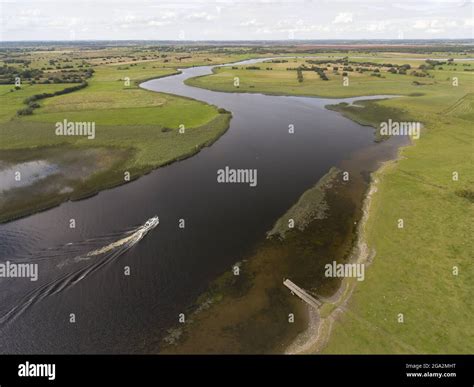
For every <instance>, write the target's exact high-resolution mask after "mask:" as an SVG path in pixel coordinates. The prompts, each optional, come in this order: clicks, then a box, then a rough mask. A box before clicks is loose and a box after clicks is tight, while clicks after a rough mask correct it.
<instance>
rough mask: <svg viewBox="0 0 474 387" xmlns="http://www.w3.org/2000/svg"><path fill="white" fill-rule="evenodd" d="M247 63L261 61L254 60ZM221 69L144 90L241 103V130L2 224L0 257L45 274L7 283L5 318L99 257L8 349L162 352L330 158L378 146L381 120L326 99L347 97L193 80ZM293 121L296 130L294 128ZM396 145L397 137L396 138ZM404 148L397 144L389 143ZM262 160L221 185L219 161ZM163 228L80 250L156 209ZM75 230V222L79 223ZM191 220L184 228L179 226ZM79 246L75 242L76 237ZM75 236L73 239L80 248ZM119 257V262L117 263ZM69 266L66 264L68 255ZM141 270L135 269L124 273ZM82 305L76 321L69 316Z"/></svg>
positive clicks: (7, 331) (6, 336) (2, 346)
mask: <svg viewBox="0 0 474 387" xmlns="http://www.w3.org/2000/svg"><path fill="white" fill-rule="evenodd" d="M247 63H252V61H248V62H247ZM210 71H211V67H199V68H190V69H185V70H183V72H182V74H179V75H176V76H171V77H167V78H161V79H157V80H152V81H148V82H146V83H144V84H142V87H144V88H146V89H150V90H155V91H163V92H168V93H173V94H177V95H183V96H188V97H192V98H196V99H199V100H202V101H206V102H208V103H212V104H215V105H217V106H219V107H223V108H225V109H227V110H230V111H232V113H233V118H232V121H231V124H230V128H229V130H228V131H227V133H225V134H224V135H223V136H222V137H221V138H220V139H219V140H218V141H217V142H215V143H214V144H213V145H212V146H211V147H209V148H205V149H203V150H202V151H201V152H200V153H199V154H197V155H195V156H193V157H191V158H189V159H187V160H184V161H181V162H177V163H174V164H171V165H169V166H166V167H163V168H160V169H158V170H156V171H154V172H152V173H150V174H149V175H146V176H143V177H141V178H140V179H138V180H136V181H133V182H131V183H129V184H126V185H124V186H121V187H117V188H114V189H111V190H107V191H103V192H101V193H99V194H98V195H96V196H94V197H92V198H89V199H86V200H82V201H78V202H67V203H64V204H62V205H61V206H59V207H56V208H53V209H51V210H48V211H45V212H42V213H38V214H35V215H32V216H29V217H26V218H24V219H20V220H16V221H13V222H10V223H7V224H3V225H0V262H4V261H6V260H10V261H11V262H19V261H25V262H37V263H38V265H39V279H38V281H37V282H31V281H29V280H27V279H0V314H1V315H5V313H7V312H8V311H10V310H11V309H12V308H13V307H15V306H18V305H20V304H21V303H22V302H24V301H25V300H26V301H28V297H27V298H26V299H25V298H24V297H25V295H27V293H28V292H30V291H31V292H33V294H37V293H36V290H35V289H38V288H39V287H41V286H46V285H48V284H50V285H52V286H51V287H52V289H53V290H55V289H56V288H55V287H54V286H53V285H54V284H55V281H56V280H57V279H58V278H59V277H61V276H62V275H67V273H74V272H76V271H77V270H78V269H81V268H88V267H89V266H91V265H93V266H94V270H92V271H90V272H89V271H88V275H87V276H85V277H84V278H82V280H80V281H78V282H77V283H76V284H74V285H73V286H70V287H68V288H67V289H64V290H62V291H59V292H57V293H54V291H52V292H50V294H49V293H48V295H47V296H46V297H43V298H42V299H40V300H38V301H36V299H35V301H34V302H32V303H31V305H30V306H29V307H28V308H26V309H25V310H24V311H23V312H22V313H20V314H18V315H17V316H15V318H14V319H13V320H12V321H7V322H3V323H2V324H1V325H0V352H2V353H17V352H21V353H30V352H31V353H41V352H47V353H50V352H53V353H56V352H58V353H119V352H121V353H138V352H153V351H157V349H158V347H159V345H160V342H161V337H162V335H163V334H164V331H165V330H166V329H167V328H168V327H170V326H171V325H174V324H175V323H176V321H177V316H178V314H179V313H180V312H181V311H183V310H184V309H185V308H186V306H188V305H189V304H191V303H192V302H193V301H194V300H195V299H196V297H197V296H198V295H199V294H200V293H201V292H203V291H204V290H205V289H206V286H207V285H208V284H209V282H210V281H211V280H212V279H214V278H215V277H217V276H218V275H219V274H221V273H222V272H223V271H225V270H228V269H230V267H231V266H232V264H233V263H235V262H237V261H238V260H239V259H240V258H241V257H242V256H244V255H245V254H247V253H248V252H249V249H251V248H252V247H253V246H254V244H255V243H256V242H257V241H258V240H261V238H263V237H264V236H265V232H266V231H268V230H269V229H270V228H271V227H272V225H273V223H274V222H275V221H276V220H277V219H278V218H279V217H280V216H281V215H282V214H283V213H284V212H285V211H286V210H287V209H288V208H289V207H290V206H291V205H292V204H293V203H295V202H296V201H297V200H298V198H299V196H300V195H301V194H302V193H303V192H304V191H305V190H306V189H308V188H310V187H311V186H312V185H314V184H315V183H316V182H317V181H318V180H319V179H320V178H321V177H322V176H323V175H324V174H325V173H326V172H327V171H328V170H329V168H330V167H331V166H335V165H340V163H341V162H343V161H344V160H345V162H347V160H348V159H350V157H351V155H352V154H354V153H357V152H361V150H363V149H364V148H367V147H369V148H370V147H373V146H374V143H373V138H374V137H373V128H369V127H363V126H360V125H358V124H356V123H354V122H352V121H350V120H348V119H345V118H343V117H342V116H340V115H339V114H338V113H336V112H332V111H329V110H326V109H324V106H325V105H326V104H332V103H338V102H340V101H347V102H351V101H353V100H355V99H369V98H380V96H378V97H364V98H360V97H359V98H348V99H344V100H334V99H331V100H329V99H321V98H306V97H283V96H265V95H261V94H233V93H221V92H213V91H208V90H202V89H197V88H193V87H189V86H186V85H184V84H183V83H182V81H183V80H184V79H186V78H189V77H194V76H198V75H203V74H207V73H209V72H210ZM290 124H293V125H294V127H295V132H296V133H295V134H292V135H290V134H288V125H290ZM393 141H395V140H393ZM382 149H385V150H384V152H386V154H385V155H383V157H381V158H389V157H392V156H393V152H394V149H396V147H394V146H389V147H387V146H385V148H382ZM225 166H229V167H231V168H252V169H257V171H258V185H257V187H255V188H252V187H249V186H248V185H246V184H219V183H217V181H216V173H217V170H218V169H220V168H224V167H225ZM155 214H156V215H158V216H159V219H160V224H159V226H158V227H156V228H155V229H153V230H151V231H150V232H149V233H148V235H146V236H145V237H144V238H143V239H142V240H141V241H140V242H138V243H137V244H135V245H134V246H132V247H130V248H127V249H124V250H123V252H122V254H120V255H117V256H113V257H108V258H107V264H104V265H98V263H100V262H102V261H103V260H104V257H102V256H95V257H90V259H87V260H84V261H78V262H75V261H74V260H72V261H71V258H72V257H75V256H78V255H81V254H82V255H84V254H86V253H87V252H88V251H91V250H93V249H96V248H99V247H101V246H105V245H107V244H109V243H111V242H113V241H116V240H119V239H121V238H123V237H124V236H126V235H127V234H126V231H127V230H131V229H133V227H137V226H139V225H141V224H143V223H144V222H145V221H146V220H147V219H148V218H150V217H152V216H153V215H155ZM71 218H74V219H75V220H76V228H75V229H70V228H69V219H71ZM180 218H184V219H185V222H186V227H185V229H184V230H183V229H180V228H179V227H178V220H179V219H180ZM68 243H69V245H67V244H68ZM71 243H72V244H71ZM109 258H110V259H109ZM64 261H66V262H69V263H68V264H67V265H64V266H59V267H58V264H60V263H61V262H64ZM125 266H130V269H131V275H130V276H125V275H124V267H125ZM71 313H74V314H75V318H76V322H75V323H70V322H69V319H70V314H71Z"/></svg>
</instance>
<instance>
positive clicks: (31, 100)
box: [17, 81, 87, 116]
mask: <svg viewBox="0 0 474 387" xmlns="http://www.w3.org/2000/svg"><path fill="white" fill-rule="evenodd" d="M86 86H87V82H86V81H84V82H82V83H80V84H79V85H76V86H71V87H66V88H65V89H62V90H58V91H55V92H54V93H41V94H34V95H32V96H30V97H28V98H25V100H24V101H23V103H24V104H26V105H27V106H26V107H25V108H23V109H20V110H18V111H17V115H19V116H27V115H30V114H33V110H34V109H37V108H39V107H40V105H39V103H37V102H36V101H39V100H40V99H45V98H50V97H55V96H57V95H63V94H68V93H72V92H73V91H77V90H80V89H83V88H84V87H86Z"/></svg>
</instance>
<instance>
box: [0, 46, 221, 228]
mask: <svg viewBox="0 0 474 387" xmlns="http://www.w3.org/2000/svg"><path fill="white" fill-rule="evenodd" d="M36 55H37V58H36V59H37V60H38V63H36V62H35V61H34V60H33V61H32V63H31V65H30V66H29V68H30V67H35V66H41V65H44V64H45V63H49V61H50V60H51V59H50V55H47V54H43V53H39V54H36ZM43 55H44V56H45V58H43ZM181 55H182V54H181ZM57 56H58V53H56V58H57ZM208 56H209V54H207V55H206V54H201V55H200V57H198V58H195V60H196V61H197V62H196V63H200V62H201V61H202V57H206V58H207V57H208ZM191 58H192V57H189V58H186V59H185V60H187V61H188V62H189V61H190V60H191ZM219 59H222V60H223V59H224V58H220V57H219ZM213 60H217V59H216V58H213ZM55 63H56V62H55ZM66 63H68V64H69V65H71V64H70V63H73V64H74V65H77V63H79V62H77V61H76V62H74V61H72V62H69V61H68V62H66ZM189 63H193V62H189ZM162 65H163V63H161V62H157V61H149V60H146V61H143V62H140V63H136V62H132V63H130V64H123V63H121V64H120V65H116V64H101V65H93V66H92V67H93V69H94V73H93V76H92V77H90V78H89V79H87V83H88V85H87V87H85V88H83V89H81V90H78V91H74V92H72V93H68V94H63V95H58V96H54V97H50V98H45V99H40V100H38V101H36V103H37V104H39V107H36V108H35V109H34V110H33V114H30V115H24V116H18V115H17V112H18V111H19V110H20V109H22V108H24V107H26V104H25V102H24V101H25V99H26V98H28V97H31V96H33V95H35V94H41V93H52V92H57V91H59V90H63V89H65V88H66V87H71V86H74V85H75V84H71V83H56V82H57V80H56V81H54V83H51V84H44V83H35V82H33V81H32V82H23V83H22V86H21V87H20V88H15V87H14V86H12V85H1V86H0V106H1V108H0V134H1V140H2V141H1V142H0V149H1V150H2V157H0V162H1V161H3V163H4V164H5V165H7V166H12V165H13V166H14V165H15V164H18V163H25V162H29V161H33V160H38V159H39V160H43V159H44V160H47V161H48V162H50V163H51V164H54V165H58V166H59V169H60V170H61V171H62V172H60V174H62V178H61V179H56V180H55V181H54V184H52V182H51V179H52V178H48V179H43V180H38V181H37V182H36V183H34V184H33V185H32V186H28V187H27V188H25V187H23V188H20V187H18V188H15V189H13V190H10V191H11V192H6V193H3V194H2V197H1V198H0V210H1V211H0V213H1V216H0V221H5V220H8V219H11V218H13V217H17V216H22V215H25V214H28V213H30V212H32V211H35V210H40V209H43V208H47V207H50V206H51V205H55V204H58V203H60V202H61V201H63V200H66V199H78V198H82V197H85V196H88V195H91V194H93V193H95V192H97V191H98V190H100V189H104V188H108V187H112V186H115V185H118V184H122V183H124V182H126V181H128V180H125V173H129V174H130V180H133V179H135V178H137V177H139V176H141V175H142V174H143V173H146V172H148V171H150V170H152V169H154V168H157V167H159V166H162V165H165V164H167V163H170V162H172V161H174V160H178V159H182V158H185V157H188V156H190V155H192V154H194V153H196V152H198V151H199V150H200V149H201V148H202V147H203V146H206V145H209V144H211V143H212V142H213V141H215V140H216V139H217V138H218V137H219V136H220V135H222V134H223V133H224V132H225V130H226V129H227V127H228V124H229V120H230V113H228V112H225V111H221V112H219V111H218V109H217V107H216V106H210V105H208V104H205V103H202V102H199V101H195V100H191V99H188V98H181V97H176V96H172V95H168V94H163V93H155V92H152V91H148V90H144V89H141V88H139V86H138V84H139V83H140V81H142V80H145V79H149V78H158V77H162V76H168V75H172V74H175V73H177V70H176V69H175V68H171V67H170V68H163V67H162ZM71 66H72V65H71ZM57 71H59V72H58V73H57V74H56V75H55V76H58V77H64V74H65V73H64V72H62V70H57ZM46 73H47V74H49V75H48V77H51V78H52V79H53V77H52V76H51V74H52V70H51V71H50V70H47V71H46ZM44 74H45V73H43V75H42V76H41V77H42V78H41V79H40V81H41V82H43V81H44V79H46V78H45V76H44ZM126 81H127V82H126ZM63 120H67V121H73V122H93V123H94V124H95V138H94V139H88V138H87V137H86V136H57V135H56V134H55V129H56V127H55V124H56V123H57V122H63ZM181 125H184V128H185V132H184V133H179V131H178V130H179V127H180V126H181ZM66 150H69V151H68V152H71V151H72V152H73V154H74V155H75V157H72V158H66V157H63V156H62V155H61V154H62V153H64V152H65V151H66ZM91 151H92V152H93V153H94V155H96V156H97V157H94V159H95V160H96V161H97V163H96V166H95V169H91V168H89V166H88V165H86V164H88V161H87V156H86V155H88V154H89V153H88V152H91ZM81 152H82V153H83V154H84V157H81ZM98 160H102V162H98ZM72 164H73V165H74V166H75V167H76V169H81V168H82V169H85V170H86V171H87V172H85V173H84V174H83V175H78V176H77V175H75V179H70V178H68V177H67V176H66V174H65V173H64V172H65V171H69V170H71V168H72ZM127 179H128V177H127ZM52 186H55V187H56V189H54V190H51V187H52ZM29 190H30V191H31V190H34V191H35V192H36V195H35V196H34V199H31V196H29V193H28V191H29Z"/></svg>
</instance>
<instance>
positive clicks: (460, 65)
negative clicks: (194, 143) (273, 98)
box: [186, 57, 474, 98]
mask: <svg viewBox="0 0 474 387" xmlns="http://www.w3.org/2000/svg"><path fill="white" fill-rule="evenodd" d="M339 59H340V58H339ZM349 59H350V61H351V64H350V65H349V66H350V67H352V68H353V70H355V68H356V67H357V66H358V65H356V64H352V62H354V63H360V62H364V61H369V60H370V62H373V63H378V62H380V63H386V64H388V63H387V62H389V63H390V64H394V65H403V64H409V65H410V66H412V69H410V70H408V71H407V75H402V74H392V73H390V72H388V71H387V68H386V67H381V68H380V69H379V74H380V75H381V77H378V76H373V75H371V74H375V73H374V72H373V71H371V70H372V69H375V68H376V66H365V67H366V68H368V69H369V70H367V71H364V72H362V73H359V72H357V71H347V77H348V79H349V83H348V85H347V86H345V85H344V76H343V73H344V72H345V71H343V67H344V66H343V65H341V64H329V68H328V70H327V71H325V74H326V76H327V78H328V79H329V80H328V81H324V80H322V79H321V78H320V76H319V75H318V74H317V73H316V72H315V71H303V72H302V73H303V81H302V82H299V81H298V79H297V72H296V71H295V70H287V69H289V68H291V69H295V68H298V67H300V66H302V65H303V64H305V65H306V66H308V67H309V66H311V63H310V62H308V58H301V57H299V58H286V59H285V60H287V61H288V62H285V63H271V62H265V63H258V64H254V65H251V66H233V67H232V66H231V67H219V68H217V69H215V71H214V74H212V75H208V76H203V77H196V78H191V79H188V80H187V81H186V83H187V84H189V85H192V86H196V87H202V88H206V89H211V90H218V91H225V92H236V93H242V92H256V93H265V94H274V95H282V94H285V95H307V96H318V97H328V98H342V97H357V96H360V95H377V94H387V95H399V94H413V93H416V94H430V93H437V92H439V90H441V88H442V87H444V86H450V85H451V83H452V78H453V77H458V79H459V82H460V83H466V82H472V79H473V73H472V72H468V71H464V70H466V69H474V65H472V64H470V63H469V62H467V61H465V62H454V64H453V65H450V66H436V67H437V68H439V67H443V70H435V71H430V72H429V74H430V75H432V76H433V78H431V77H418V76H414V75H410V73H411V72H412V71H417V72H418V73H420V71H418V70H417V67H418V66H419V65H420V64H423V62H422V61H414V60H392V59H378V60H376V59H373V58H368V59H359V58H354V59H352V58H349ZM321 60H323V59H321ZM331 60H334V58H329V59H328V62H327V63H330V61H331ZM464 64H466V66H464ZM316 66H321V65H320V64H317V65H316ZM414 66H416V67H414ZM249 67H256V68H259V69H260V70H256V69H249ZM334 67H337V68H338V69H337V70H336V71H337V74H336V73H335V72H334ZM361 67H362V65H361ZM235 78H238V79H239V87H236V86H234V79H235ZM415 82H418V83H419V84H416V83H415Z"/></svg>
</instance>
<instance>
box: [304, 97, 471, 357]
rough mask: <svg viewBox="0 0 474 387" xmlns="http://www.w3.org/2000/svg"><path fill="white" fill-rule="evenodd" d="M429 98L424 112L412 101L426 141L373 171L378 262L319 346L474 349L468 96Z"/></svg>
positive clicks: (371, 220)
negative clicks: (441, 101)
mask: <svg viewBox="0 0 474 387" xmlns="http://www.w3.org/2000/svg"><path fill="white" fill-rule="evenodd" d="M419 101H420V102H421V101H422V100H419ZM469 101H471V102H469ZM395 102H396V101H394V103H395ZM446 102H447V101H446ZM429 103H430V102H429V101H425V105H424V106H423V110H421V109H419V110H416V111H415V110H414V109H410V110H411V112H410V113H411V114H413V116H414V117H420V114H422V113H421V112H422V111H424V112H425V114H424V120H426V121H425V123H426V125H425V126H426V130H425V131H424V132H423V134H422V136H421V138H420V140H417V141H416V143H415V145H414V146H412V147H407V148H403V149H401V152H400V158H399V160H397V161H396V162H393V163H389V164H387V165H386V166H385V167H384V168H383V169H382V170H381V171H380V172H378V173H377V174H376V178H377V179H378V180H379V183H378V184H377V192H376V193H374V196H373V199H372V201H371V206H370V212H369V214H370V215H369V217H368V221H367V226H366V243H367V244H368V246H369V247H370V249H373V250H374V251H375V252H376V255H375V257H374V262H373V264H372V265H371V266H370V269H369V270H368V271H367V275H366V280H365V281H364V282H362V283H360V284H357V287H356V288H355V290H354V292H353V296H352V298H351V300H350V302H348V303H347V304H343V305H342V307H341V308H339V309H340V310H344V313H336V314H334V315H333V318H332V319H330V320H331V322H332V325H333V333H332V335H331V338H330V340H329V341H328V342H327V345H326V346H324V345H321V346H320V347H313V349H314V350H322V352H323V353H472V351H473V342H472V341H470V340H466V337H471V336H473V334H474V331H473V328H472V324H471V323H470V317H469V316H471V315H472V314H473V313H474V308H473V307H472V306H471V305H472V303H469V300H470V299H472V297H473V296H474V292H473V288H472V283H471V282H470V278H472V274H473V267H472V265H471V263H470V262H471V258H472V257H471V255H472V251H473V250H474V246H473V243H472V238H471V234H472V215H473V206H472V197H473V195H472V192H473V189H472V187H473V186H472V184H473V182H474V176H473V172H472V161H473V160H472V134H471V133H470V129H469V128H470V127H472V118H473V116H472V94H466V95H465V96H463V97H461V98H459V99H457V100H451V101H449V104H446V105H445V106H446V107H445V108H444V109H439V107H434V108H433V107H430V106H429ZM436 109H439V110H438V111H436ZM430 113H431V114H430ZM428 114H429V115H428ZM468 155H470V156H468ZM456 176H459V178H456ZM399 219H402V220H403V223H404V224H403V228H398V223H397V222H399Z"/></svg>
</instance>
